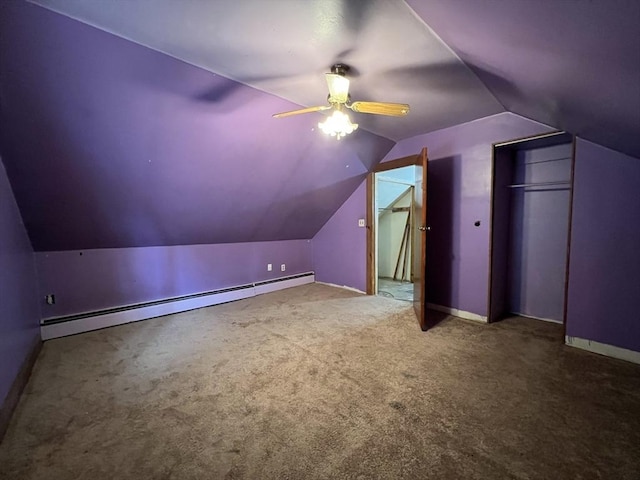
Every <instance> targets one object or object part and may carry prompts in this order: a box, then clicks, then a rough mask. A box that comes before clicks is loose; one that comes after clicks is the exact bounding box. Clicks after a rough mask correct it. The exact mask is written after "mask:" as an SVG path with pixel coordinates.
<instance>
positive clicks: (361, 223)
mask: <svg viewBox="0 0 640 480" xmlns="http://www.w3.org/2000/svg"><path fill="white" fill-rule="evenodd" d="M358 226H359V227H364V226H365V223H364V218H360V219H358Z"/></svg>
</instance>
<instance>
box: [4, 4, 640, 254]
mask: <svg viewBox="0 0 640 480" xmlns="http://www.w3.org/2000/svg"><path fill="white" fill-rule="evenodd" d="M614 3H615V8H614V7H613V6H612V2H609V1H607V0H590V1H586V0H585V1H576V2H556V1H553V2H552V1H544V2H540V1H535V0H517V1H516V0H514V1H511V2H506V1H502V0H487V1H483V2H476V1H474V0H448V1H447V2H442V1H435V0H433V1H429V0H426V1H422V0H421V1H417V0H416V1H409V2H408V3H404V2H397V1H387V0H371V1H366V2H364V1H362V2H360V1H351V0H324V1H319V0H318V1H313V0H311V1H309V2H299V1H295V0H278V1H274V2H263V1H260V0H245V1H242V2H210V1H204V0H183V1H180V2H175V1H170V0H136V1H131V2H107V1H104V2H103V1H86V0H32V2H31V3H27V2H25V1H23V0H7V1H4V2H1V3H0V47H1V48H0V122H1V123H0V126H1V131H0V153H1V154H2V161H3V162H4V163H5V166H6V169H7V172H8V174H9V178H10V180H11V184H12V187H13V189H14V193H15V194H16V197H17V200H18V204H19V206H20V209H21V212H22V215H23V219H24V220H25V223H26V225H27V229H28V231H29V235H30V237H31V240H32V243H33V245H34V248H35V249H36V250H39V251H48V250H70V249H86V248H100V247H126V246H149V245H174V244H194V243H224V242H243V241H257V240H278V239H290V238H311V237H312V236H313V235H314V234H315V233H316V232H317V231H318V230H319V229H320V228H321V226H322V225H323V224H324V223H325V222H326V220H327V219H328V218H329V217H330V216H331V214H332V213H333V212H335V210H336V209H337V208H338V206H339V205H340V204H341V203H342V202H343V201H344V200H345V199H346V198H347V197H348V196H349V194H350V193H351V192H352V191H353V190H354V189H355V188H356V187H357V185H358V184H359V183H360V182H361V180H362V179H363V178H364V175H365V174H366V172H367V171H368V170H370V168H371V167H372V166H373V165H374V164H375V163H377V162H378V161H380V159H381V158H383V156H384V155H385V154H386V152H387V151H389V149H390V148H391V147H392V146H393V144H394V142H395V141H398V140H402V139H405V138H409V137H412V136H415V135H417V134H421V133H426V132H429V131H433V130H437V129H439V128H444V127H448V126H452V125H456V124H460V123H464V122H467V121H470V120H474V119H477V118H481V117H484V116H487V115H491V114H494V113H498V112H501V111H505V110H509V111H513V112H515V113H518V114H520V115H523V116H526V117H529V118H532V119H534V120H537V121H540V122H543V123H547V124H549V125H551V126H554V127H556V128H561V129H566V130H568V131H570V132H571V133H576V134H579V135H581V136H583V137H584V138H586V139H589V140H592V141H595V142H598V143H601V144H603V145H605V146H608V147H610V148H613V149H615V150H619V151H622V152H624V153H628V154H630V155H633V156H636V157H640V135H638V131H639V130H640V128H639V127H640V33H638V29H637V28H636V26H637V24H638V23H639V22H640V6H639V5H640V4H639V3H638V2H635V1H631V0H629V1H627V0H617V1H616V2H614ZM36 4H39V5H36ZM42 6H44V7H46V8H42ZM337 61H340V62H344V63H347V64H349V65H351V66H352V67H353V69H352V72H351V73H352V88H351V93H352V96H353V98H354V99H360V100H380V101H392V102H407V103H410V104H411V109H412V110H411V113H410V115H409V116H408V117H406V118H401V119H398V118H388V117H378V116H373V115H355V114H354V115H353V116H354V121H356V122H358V123H359V124H360V127H361V128H360V129H359V130H357V131H356V132H355V133H354V134H353V135H351V136H350V137H347V138H346V139H343V140H340V141H339V142H337V141H335V140H334V139H330V138H326V137H324V136H323V135H322V134H321V133H320V132H319V131H317V128H316V124H317V122H318V120H319V119H321V118H322V117H321V115H320V114H310V115H304V116H298V117H291V118H287V119H278V120H274V119H272V118H271V114H272V113H275V112H280V111H286V110H291V109H295V108H298V106H300V105H302V106H310V105H317V104H323V103H324V102H325V99H326V94H327V92H326V85H325V83H324V78H323V75H322V74H323V73H324V72H326V71H328V69H329V67H330V66H331V64H333V63H335V62H337Z"/></svg>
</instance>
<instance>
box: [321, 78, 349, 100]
mask: <svg viewBox="0 0 640 480" xmlns="http://www.w3.org/2000/svg"><path fill="white" fill-rule="evenodd" d="M325 76H326V78H327V86H328V87H329V102H330V103H346V102H347V100H348V99H349V79H348V78H347V77H345V76H343V75H340V74H339V73H326V74H325Z"/></svg>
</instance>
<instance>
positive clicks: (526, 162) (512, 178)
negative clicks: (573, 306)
mask: <svg viewBox="0 0 640 480" xmlns="http://www.w3.org/2000/svg"><path fill="white" fill-rule="evenodd" d="M492 163H493V165H492V169H493V185H492V202H491V240H490V245H491V246H490V269H489V302H488V304H489V312H488V315H487V318H488V320H489V321H490V322H492V321H497V320H500V319H502V318H506V317H511V316H521V317H529V318H534V319H538V320H544V321H549V322H555V323H561V324H563V325H564V323H565V319H566V304H567V282H568V276H569V270H568V267H569V254H570V246H571V241H570V240H571V232H570V225H571V204H572V187H573V165H574V138H573V136H571V135H569V134H567V133H564V132H557V133H552V134H548V135H541V136H538V137H533V138H527V139H522V140H515V141H512V142H506V143H499V144H494V145H493V156H492ZM563 338H564V334H563Z"/></svg>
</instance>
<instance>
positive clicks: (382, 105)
mask: <svg viewBox="0 0 640 480" xmlns="http://www.w3.org/2000/svg"><path fill="white" fill-rule="evenodd" d="M348 71H349V67H348V66H347V65H344V64H341V63H338V64H335V65H333V66H332V67H331V73H326V74H325V76H326V79H327V85H328V87H329V95H328V97H327V101H328V105H320V106H316V107H308V108H301V109H298V110H292V111H289V112H282V113H276V114H274V115H273V117H274V118H283V117H289V116H292V115H300V114H302V113H311V112H321V111H324V110H332V109H333V110H334V112H333V114H332V115H331V116H330V117H329V118H327V120H326V121H325V122H321V123H319V124H318V126H319V127H320V128H321V129H322V130H323V131H324V132H325V133H327V134H329V135H332V136H335V137H337V138H338V139H340V138H341V137H344V136H345V135H347V134H349V133H351V132H353V131H354V130H355V129H356V128H358V125H357V124H354V123H351V120H350V119H349V117H348V116H347V114H346V113H344V112H343V107H346V108H348V109H350V110H352V111H354V112H357V113H371V114H374V115H388V116H391V117H403V116H405V115H406V114H408V113H409V105H407V104H406V103H386V102H351V95H349V79H348V78H347V76H346V74H347V72H348Z"/></svg>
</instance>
